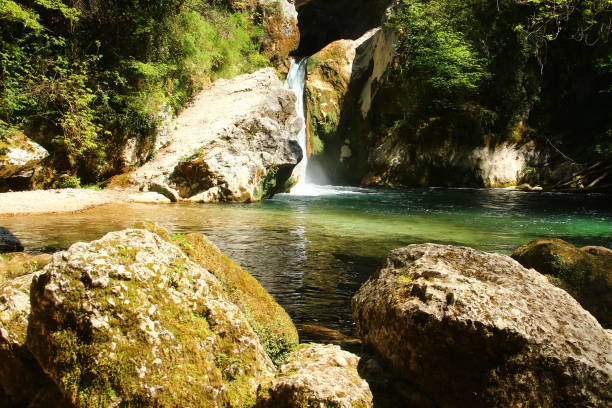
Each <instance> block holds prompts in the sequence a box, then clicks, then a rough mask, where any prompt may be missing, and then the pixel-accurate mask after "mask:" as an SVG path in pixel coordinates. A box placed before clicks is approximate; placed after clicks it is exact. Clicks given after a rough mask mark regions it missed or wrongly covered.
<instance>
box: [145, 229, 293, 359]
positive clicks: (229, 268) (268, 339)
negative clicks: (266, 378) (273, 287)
mask: <svg viewBox="0 0 612 408" xmlns="http://www.w3.org/2000/svg"><path fill="white" fill-rule="evenodd" d="M141 226H142V227H143V228H145V229H148V230H149V231H152V232H155V233H157V234H159V235H160V236H161V237H163V238H164V239H166V240H167V241H168V242H172V243H174V244H175V245H178V246H179V248H181V250H182V251H183V252H184V253H185V254H186V255H187V257H189V259H190V260H191V261H193V262H195V263H196V264H198V265H200V266H201V267H203V268H205V269H206V270H208V271H209V272H210V273H212V274H213V275H214V276H215V277H216V278H217V279H219V281H220V282H221V285H222V287H223V290H224V292H225V295H226V296H227V298H228V299H229V300H230V301H231V302H232V303H234V304H235V305H236V306H238V307H239V308H240V310H241V311H242V312H243V313H244V316H245V317H246V319H247V320H248V322H249V324H250V325H251V327H252V328H253V330H255V333H257V336H258V337H259V341H260V342H261V344H262V346H263V348H264V350H266V353H268V356H270V358H271V359H272V361H273V362H274V364H276V365H279V364H280V363H282V362H283V360H284V358H285V357H286V356H287V354H288V353H289V352H291V351H293V350H294V349H295V348H296V347H297V345H298V342H299V338H298V332H297V328H296V327H295V325H294V324H293V321H292V320H291V317H289V315H288V314H287V312H286V311H285V309H283V308H282V306H281V305H279V304H278V303H277V302H276V301H275V300H274V298H273V297H272V296H271V295H270V294H269V293H268V291H266V290H265V289H264V288H263V286H261V284H260V283H259V282H258V281H257V279H255V278H254V277H253V276H252V275H251V274H249V273H248V272H247V271H245V270H244V269H242V268H241V267H240V266H239V265H238V264H236V263H235V262H234V261H232V260H231V259H230V258H229V257H228V256H227V255H225V254H224V253H223V252H221V250H220V249H219V248H218V247H217V246H216V245H215V244H214V243H212V242H211V241H210V240H209V239H208V238H206V237H205V236H204V235H202V234H195V233H191V234H176V235H174V236H172V237H171V236H170V235H169V234H168V232H167V231H166V230H164V229H163V228H161V227H160V226H158V225H156V224H152V223H149V222H147V223H144V224H142V225H141Z"/></svg>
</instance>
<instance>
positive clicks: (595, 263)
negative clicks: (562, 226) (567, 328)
mask: <svg viewBox="0 0 612 408" xmlns="http://www.w3.org/2000/svg"><path fill="white" fill-rule="evenodd" d="M512 258H514V259H516V260H517V261H519V262H520V264H521V265H523V266H524V267H525V268H533V269H535V270H537V271H538V272H540V273H543V274H545V275H548V276H549V277H550V278H551V280H552V282H553V283H554V284H556V285H557V286H559V287H561V288H563V289H565V290H567V291H568V292H569V293H570V294H571V295H572V296H574V298H576V300H578V302H580V304H581V305H582V307H584V308H585V309H586V310H588V311H589V312H591V313H592V314H593V316H595V318H597V320H599V322H600V323H601V325H602V326H603V327H605V328H608V329H610V328H612V251H610V250H609V249H608V248H603V247H593V246H591V247H584V248H580V249H578V248H576V247H575V246H573V245H572V244H570V243H568V242H565V241H563V240H561V239H536V240H534V241H531V242H530V243H528V244H526V245H523V246H522V247H520V248H517V249H516V250H515V251H514V252H513V253H512Z"/></svg>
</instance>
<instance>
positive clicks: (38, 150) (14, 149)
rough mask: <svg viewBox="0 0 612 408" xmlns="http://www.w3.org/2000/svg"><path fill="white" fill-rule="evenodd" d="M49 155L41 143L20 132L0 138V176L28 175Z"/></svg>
mask: <svg viewBox="0 0 612 408" xmlns="http://www.w3.org/2000/svg"><path fill="white" fill-rule="evenodd" d="M47 156H49V152H47V151H46V150H45V149H44V148H43V147H42V146H41V145H39V144H38V143H35V142H33V141H32V140H30V139H29V138H28V137H27V136H25V135H24V134H23V133H21V132H14V133H12V134H11V135H10V136H8V137H6V138H5V139H0V178H6V177H29V176H31V175H32V171H33V170H34V168H35V167H36V165H38V163H40V161H41V160H42V159H44V158H45V157H47Z"/></svg>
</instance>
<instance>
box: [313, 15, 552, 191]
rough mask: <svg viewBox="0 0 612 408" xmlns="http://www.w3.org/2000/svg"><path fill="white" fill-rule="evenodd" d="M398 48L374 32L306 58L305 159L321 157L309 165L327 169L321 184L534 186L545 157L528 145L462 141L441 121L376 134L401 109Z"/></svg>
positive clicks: (386, 32) (392, 38)
mask: <svg viewBox="0 0 612 408" xmlns="http://www.w3.org/2000/svg"><path fill="white" fill-rule="evenodd" d="M397 42H398V35H397V33H396V32H394V31H393V30H391V29H388V28H381V27H377V28H373V29H371V30H370V31H368V32H367V33H365V34H364V35H363V36H361V37H360V38H358V39H356V40H338V41H335V42H333V43H331V44H329V45H327V46H326V47H325V48H323V49H322V50H320V51H319V52H318V53H316V54H315V55H313V56H312V57H310V60H309V64H308V80H307V82H306V91H307V97H308V118H309V120H308V123H307V131H308V136H309V141H310V143H309V147H310V149H309V154H314V155H317V154H320V156H318V157H317V156H315V157H314V158H313V162H314V163H318V165H317V166H313V167H320V168H323V169H325V173H326V174H327V177H328V178H329V180H323V179H320V180H318V181H320V182H331V183H350V184H362V185H390V186H429V185H446V186H475V187H482V186H485V187H500V186H507V185H517V184H520V183H521V182H525V181H528V182H536V183H537V182H538V180H532V179H533V176H534V174H532V173H534V172H535V169H536V168H539V167H542V165H543V163H545V162H546V161H547V160H548V154H547V152H545V151H543V150H538V149H536V147H535V146H534V144H533V143H519V142H512V141H507V142H498V141H496V140H490V141H486V140H485V141H483V140H480V139H479V140H473V141H470V140H465V139H466V138H464V137H459V136H458V135H456V134H454V133H453V132H454V128H453V126H450V125H451V124H452V123H450V124H449V123H447V121H445V120H444V119H441V118H436V119H435V120H432V121H431V123H428V126H426V127H425V126H424V127H423V128H422V129H420V130H419V131H418V132H416V133H415V134H414V135H413V136H414V137H411V138H408V137H406V135H405V134H404V133H402V132H400V127H401V122H397V124H394V125H393V126H391V125H389V127H388V128H387V129H385V130H384V131H381V129H379V128H377V126H378V125H379V124H378V123H377V121H378V120H379V119H374V117H383V118H384V115H385V114H386V113H385V110H386V109H389V110H398V109H399V110H401V107H398V106H396V105H397V103H398V102H397V101H398V100H399V99H400V98H399V97H398V95H395V94H393V92H394V89H392V87H391V89H390V85H389V76H390V75H392V71H393V69H394V56H395V49H396V46H397ZM465 109H466V110H469V109H468V107H465ZM463 113H464V114H466V115H469V114H471V112H467V111H466V112H463ZM375 122H376V123H375ZM538 173H541V171H538Z"/></svg>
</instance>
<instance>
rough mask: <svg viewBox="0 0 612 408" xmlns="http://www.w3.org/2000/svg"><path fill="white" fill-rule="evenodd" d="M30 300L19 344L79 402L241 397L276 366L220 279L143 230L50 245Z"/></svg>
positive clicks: (186, 403)
mask: <svg viewBox="0 0 612 408" xmlns="http://www.w3.org/2000/svg"><path fill="white" fill-rule="evenodd" d="M31 302H32V312H31V316H30V323H29V327H28V337H27V346H28V348H29V349H30V351H31V352H32V354H33V355H34V356H35V357H36V359H37V360H38V362H39V363H40V365H41V366H42V368H43V369H44V371H45V373H47V375H48V376H49V377H50V378H51V379H52V380H53V382H54V383H55V384H57V385H58V387H59V388H60V390H61V392H62V394H63V395H64V396H66V397H67V398H68V399H69V400H70V401H72V403H73V404H74V405H77V406H155V407H176V406H181V407H211V408H212V407H237V406H240V407H242V406H249V405H252V404H253V403H254V402H255V395H256V389H257V386H258V383H259V382H260V381H261V379H262V378H266V377H272V376H273V375H274V373H275V369H274V366H273V364H272V361H271V360H270V358H269V357H268V356H267V355H266V353H265V351H264V349H263V347H262V346H261V344H260V343H259V340H258V338H257V335H256V334H255V332H254V331H253V329H252V328H251V326H250V325H249V323H248V321H247V319H246V317H245V316H244V313H243V312H242V311H241V310H240V309H239V308H238V307H237V306H236V305H234V304H233V303H232V302H231V301H229V300H228V298H227V296H226V293H225V291H224V290H223V288H222V284H221V283H220V281H219V280H218V279H217V278H215V277H214V276H213V275H212V274H211V273H210V272H208V271H207V270H206V269H204V268H202V267H201V266H200V265H197V264H196V263H194V262H192V261H191V260H190V259H189V258H188V257H187V256H186V255H185V254H184V253H183V252H182V251H181V250H180V249H179V248H178V247H177V246H175V245H172V244H170V243H169V242H167V241H166V240H165V239H164V238H162V237H160V236H159V235H157V234H154V233H152V232H149V231H146V230H141V229H128V230H125V231H120V232H112V233H109V234H107V235H105V236H104V237H103V238H102V239H100V240H98V241H93V242H91V243H77V244H74V245H72V246H71V247H70V248H69V249H68V250H66V251H63V252H59V253H56V254H54V256H53V260H52V262H51V263H50V264H49V265H47V267H46V268H45V270H44V273H43V274H42V275H40V276H37V277H35V279H34V282H33V284H32V294H31Z"/></svg>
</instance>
